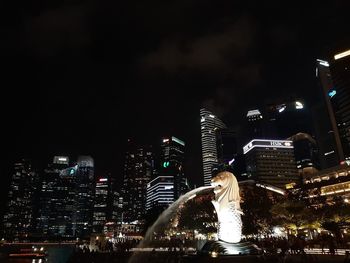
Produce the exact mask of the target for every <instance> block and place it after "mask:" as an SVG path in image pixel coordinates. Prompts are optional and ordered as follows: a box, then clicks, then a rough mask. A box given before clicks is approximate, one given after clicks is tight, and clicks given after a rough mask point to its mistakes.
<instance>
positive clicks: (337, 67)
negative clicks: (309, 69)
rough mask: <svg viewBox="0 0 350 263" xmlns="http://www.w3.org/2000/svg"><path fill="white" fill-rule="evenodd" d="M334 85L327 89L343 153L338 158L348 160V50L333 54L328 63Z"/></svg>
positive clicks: (349, 57) (349, 129) (349, 58)
mask: <svg viewBox="0 0 350 263" xmlns="http://www.w3.org/2000/svg"><path fill="white" fill-rule="evenodd" d="M330 69H331V75H332V80H333V84H334V87H333V88H332V89H331V90H329V91H328V95H329V97H330V101H331V104H332V106H333V111H334V115H335V119H336V122H337V127H338V131H339V137H340V141H341V146H342V150H343V154H340V160H341V161H343V160H344V159H345V160H350V50H347V51H344V52H341V53H339V54H336V55H335V56H334V60H333V61H332V62H331V63H330Z"/></svg>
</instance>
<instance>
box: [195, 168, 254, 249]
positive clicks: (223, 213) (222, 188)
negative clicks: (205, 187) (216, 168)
mask: <svg viewBox="0 0 350 263" xmlns="http://www.w3.org/2000/svg"><path fill="white" fill-rule="evenodd" d="M211 185H212V186H213V187H214V193H215V200H213V201H212V203H213V205H214V208H215V210H216V213H217V216H218V235H217V236H218V240H216V241H208V242H207V243H206V244H205V245H204V247H203V248H202V250H201V253H204V254H210V255H217V254H219V255H238V254H257V253H259V252H260V250H259V248H258V247H257V246H256V245H253V244H251V243H250V242H241V243H240V241H241V237H242V219H241V215H242V214H243V212H242V210H241V207H240V201H241V197H240V195H239V186H238V182H237V179H236V177H235V176H234V175H233V174H232V173H230V172H227V171H225V172H221V173H219V174H218V175H217V176H216V177H214V178H213V179H212V180H211Z"/></svg>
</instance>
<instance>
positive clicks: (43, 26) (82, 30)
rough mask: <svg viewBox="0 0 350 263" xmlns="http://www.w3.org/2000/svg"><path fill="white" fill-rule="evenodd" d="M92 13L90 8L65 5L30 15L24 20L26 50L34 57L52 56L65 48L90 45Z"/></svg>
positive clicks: (87, 6)
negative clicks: (89, 19) (89, 20)
mask: <svg viewBox="0 0 350 263" xmlns="http://www.w3.org/2000/svg"><path fill="white" fill-rule="evenodd" d="M90 14H91V7H90V6H89V5H65V6H61V7H58V8H54V9H46V10H44V11H43V12H41V13H40V14H39V15H32V16H28V17H27V18H26V21H25V26H26V28H25V39H26V42H25V43H24V44H25V47H26V48H27V49H29V50H30V51H31V52H33V55H40V56H52V55H58V54H59V52H62V51H63V50H65V49H77V48H83V47H85V46H87V45H89V44H91V32H90V31H89V27H88V26H89V24H88V18H89V15H90Z"/></svg>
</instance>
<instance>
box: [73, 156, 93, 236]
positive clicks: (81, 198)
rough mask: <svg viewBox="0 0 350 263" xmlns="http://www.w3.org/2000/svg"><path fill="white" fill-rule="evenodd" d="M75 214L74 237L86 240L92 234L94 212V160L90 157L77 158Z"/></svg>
mask: <svg viewBox="0 0 350 263" xmlns="http://www.w3.org/2000/svg"><path fill="white" fill-rule="evenodd" d="M75 183H76V189H75V190H76V198H75V205H76V207H75V208H76V213H75V220H74V224H75V226H74V228H75V232H76V236H77V237H79V238H86V237H88V236H89V235H90V234H91V232H92V221H93V211H94V195H95V176H94V160H93V158H92V157H90V156H79V157H78V161H77V171H76V179H75Z"/></svg>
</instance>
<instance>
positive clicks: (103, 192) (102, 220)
mask: <svg viewBox="0 0 350 263" xmlns="http://www.w3.org/2000/svg"><path fill="white" fill-rule="evenodd" d="M111 194H112V192H111V180H110V179H109V178H108V177H100V178H98V179H97V180H96V185H95V201H94V214H93V223H92V225H93V232H94V233H102V232H103V230H104V226H105V224H106V223H107V222H108V221H109V220H110V219H111V211H112V209H111V208H112V206H111V205H112V204H111V197H112V196H111Z"/></svg>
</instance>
